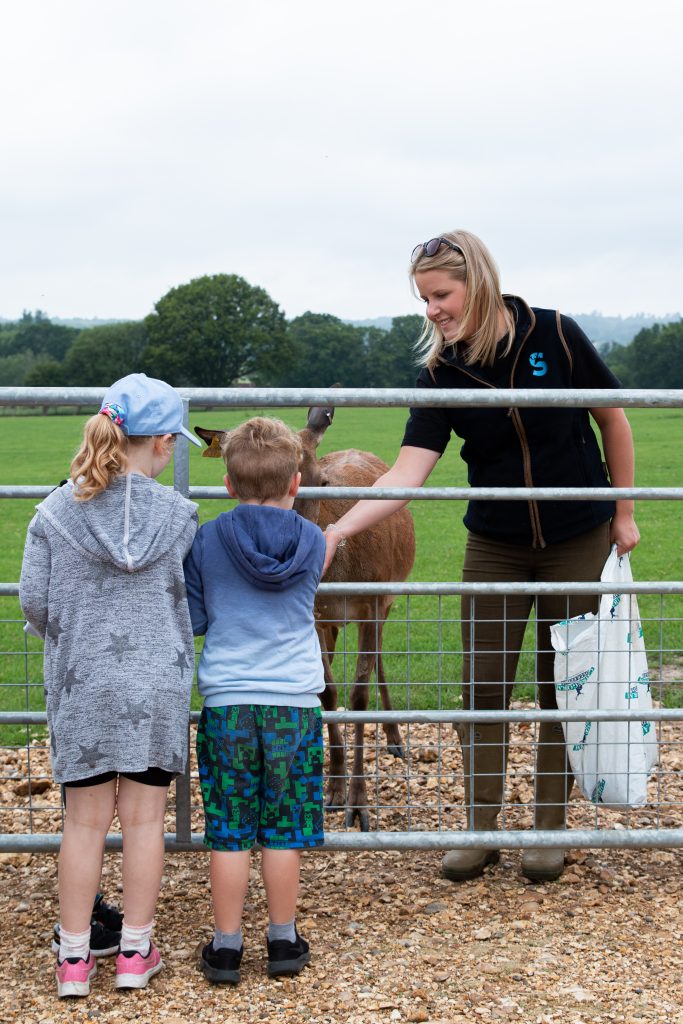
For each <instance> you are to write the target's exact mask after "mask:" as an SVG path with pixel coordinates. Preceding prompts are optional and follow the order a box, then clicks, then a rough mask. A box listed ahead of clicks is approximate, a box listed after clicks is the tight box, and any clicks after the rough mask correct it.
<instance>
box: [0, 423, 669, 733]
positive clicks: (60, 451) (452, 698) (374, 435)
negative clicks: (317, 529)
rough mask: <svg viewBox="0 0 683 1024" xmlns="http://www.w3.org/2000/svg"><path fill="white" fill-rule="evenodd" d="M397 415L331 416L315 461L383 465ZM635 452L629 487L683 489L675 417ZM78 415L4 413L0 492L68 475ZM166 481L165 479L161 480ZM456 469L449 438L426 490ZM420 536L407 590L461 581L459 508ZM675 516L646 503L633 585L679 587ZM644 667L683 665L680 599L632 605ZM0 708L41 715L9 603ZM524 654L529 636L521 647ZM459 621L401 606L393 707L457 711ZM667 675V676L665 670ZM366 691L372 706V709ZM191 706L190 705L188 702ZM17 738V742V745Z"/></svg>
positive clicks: (10, 552) (207, 508) (395, 439)
mask: <svg viewBox="0 0 683 1024" xmlns="http://www.w3.org/2000/svg"><path fill="white" fill-rule="evenodd" d="M256 412H258V413H263V414H264V415H280V416H281V417H282V418H283V419H284V420H285V421H286V422H287V423H289V424H290V425H291V426H292V427H294V428H300V427H302V426H303V425H304V423H305V419H306V412H305V410H303V409H284V410H274V409H270V410H252V411H247V410H235V411H211V412H197V413H192V414H191V421H190V422H191V425H192V426H196V425H199V426H203V427H221V428H227V427H231V426H234V425H235V424H237V423H239V422H241V421H242V420H244V419H247V418H249V416H250V415H253V414H254V413H256ZM405 418H406V411H405V410H403V409H337V411H336V413H335V418H334V422H333V423H332V425H331V427H330V428H329V429H328V431H327V433H326V435H325V438H324V439H323V442H322V443H321V446H320V454H321V455H322V454H325V453H326V452H328V451H333V450H336V449H343V448H367V449H371V450H372V451H374V452H375V453H376V454H377V455H379V456H380V457H381V458H383V459H384V460H385V461H387V462H389V463H390V462H392V461H393V459H394V457H395V455H396V452H397V451H398V447H399V445H400V441H401V437H402V434H403V427H404V423H405ZM629 419H630V421H631V424H632V427H633V432H634V436H635V442H636V452H637V480H636V482H637V484H638V485H640V486H651V487H667V486H669V487H673V486H682V485H683V473H682V472H681V467H682V462H681V438H682V437H683V410H670V409H661V410H645V409H637V410H632V411H630V412H629ZM83 421H84V417H83V416H80V415H79V416H76V415H50V416H42V415H27V414H26V412H25V410H22V414H21V415H18V416H11V415H5V416H3V417H2V418H1V419H0V432H1V433H2V448H1V449H0V451H1V454H0V484H3V485H7V484H55V485H56V484H57V483H59V481H60V480H61V479H63V478H64V477H65V476H66V475H67V474H68V467H69V463H70V461H71V458H72V456H73V453H74V451H75V450H76V448H77V447H78V443H79V438H80V432H81V428H82V424H83ZM161 479H162V482H163V483H172V471H171V470H169V471H167V472H166V474H165V475H164V477H162V478H161ZM190 479H191V482H192V484H195V485H199V484H204V485H219V484H220V483H221V479H222V462H221V461H219V460H216V459H204V458H202V453H201V451H200V450H199V449H198V448H194V447H193V448H192V449H191V452H190ZM465 483H466V477H465V471H464V466H463V464H462V462H461V460H460V458H459V455H458V444H457V439H454V440H453V441H452V442H451V445H450V446H449V449H448V450H447V452H446V454H445V456H444V457H443V458H442V459H441V460H440V462H439V464H438V465H437V467H436V468H435V470H434V472H433V474H432V476H431V478H430V480H429V485H430V486H435V487H436V486H464V485H465ZM34 504H35V503H34V502H33V501H30V500H28V501H27V500H3V501H2V504H1V505H0V514H1V515H2V523H3V529H2V544H1V545H0V581H3V582H14V581H16V580H18V578H19V571H20V567H21V557H22V550H23V544H24V538H25V534H26V527H27V525H28V523H29V521H30V519H31V516H32V515H33V506H34ZM227 504H228V503H227V500H226V502H225V503H223V502H222V501H215V500H214V501H202V502H200V516H201V520H202V521H205V520H206V519H210V518H212V517H214V516H216V515H217V514H218V512H219V511H221V510H222V509H223V508H225V507H227ZM411 509H412V513H413V517H414V520H415V527H416V533H417V557H416V561H415V566H414V569H413V573H412V575H411V580H413V581H429V580H434V581H450V580H458V579H459V578H460V568H461V563H462V554H463V547H464V542H465V529H464V527H463V525H462V516H463V514H464V505H463V503H461V502H457V503H454V502H446V501H414V502H413V503H412V506H411ZM680 512H681V507H680V505H678V504H677V503H676V502H662V501H649V502H647V501H643V502H641V503H640V505H639V507H638V513H637V520H638V524H639V527H640V531H641V535H642V541H641V544H640V546H639V547H638V548H637V549H636V551H635V553H634V555H633V558H632V565H633V572H634V576H635V578H636V579H641V580H675V579H681V578H683V572H682V568H683V554H682V543H681V542H682V540H683V526H682V525H681V514H680ZM639 604H640V611H641V616H642V618H643V624H644V629H645V635H646V641H647V645H648V649H649V651H650V666H651V669H652V674H653V676H654V677H655V678H661V677H663V675H665V674H669V675H670V676H674V677H676V678H678V679H680V676H681V670H680V665H681V664H682V663H683V599H682V598H681V597H680V596H668V597H664V598H660V597H655V596H653V597H649V598H647V597H645V598H641V600H640V602H639ZM355 643H356V639H355V629H354V628H352V627H349V628H347V629H346V631H345V635H344V633H342V634H340V637H339V641H338V645H337V656H336V657H335V661H334V670H335V676H336V679H337V682H338V683H339V684H341V692H340V703H342V704H344V705H346V703H347V696H348V690H347V686H350V685H351V684H352V682H353V673H354V660H355V659H354V651H355ZM0 644H1V647H0V710H20V709H24V708H26V709H41V708H42V706H43V703H42V644H41V643H40V642H39V641H36V640H32V639H30V638H28V639H27V638H26V637H25V635H24V634H23V632H22V620H21V613H20V609H19V604H18V600H17V599H16V598H0ZM532 645H533V634H532V630H531V629H528V630H527V646H528V647H529V648H531V647H532ZM459 650H460V623H459V599H458V598H457V597H446V598H440V599H438V598H432V597H426V596H425V597H420V596H418V597H411V598H409V599H406V598H399V599H397V601H396V602H395V605H394V609H393V611H392V614H391V616H390V620H389V623H388V625H387V628H386V630H385V637H384V651H385V667H386V670H387V675H388V677H389V679H390V680H391V682H392V684H393V685H392V697H393V700H394V704H395V706H397V707H412V708H427V707H439V708H452V707H457V706H458V703H459V693H458V686H457V684H456V681H457V680H458V678H459V674H460V656H459ZM665 668H668V672H667V671H665ZM533 678H534V669H533V656H532V654H531V653H530V652H529V653H527V654H525V655H523V657H522V660H521V663H520V668H519V672H518V680H520V682H521V683H522V684H524V683H525V682H526V683H527V685H526V686H524V685H522V687H521V688H520V693H522V694H524V695H527V696H530V695H531V693H532V690H531V688H530V687H529V686H528V682H529V681H531V680H533ZM663 698H664V700H665V701H666V703H667V704H672V705H673V704H675V705H678V703H679V693H678V688H677V686H676V685H675V684H670V685H669V686H668V687H666V688H665V689H664V692H663ZM377 700H378V698H377V694H376V693H374V692H372V691H371V706H374V705H376V704H377ZM194 704H195V706H198V700H197V698H196V695H195V701H194ZM19 733H21V736H19ZM25 734H26V729H22V730H16V729H11V730H10V729H8V728H0V739H1V740H2V742H3V743H5V742H17V741H19V742H23V739H24V737H25Z"/></svg>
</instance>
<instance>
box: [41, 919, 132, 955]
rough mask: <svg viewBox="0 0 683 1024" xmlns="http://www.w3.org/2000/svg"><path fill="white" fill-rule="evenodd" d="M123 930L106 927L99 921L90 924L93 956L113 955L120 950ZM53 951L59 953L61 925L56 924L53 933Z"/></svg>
mask: <svg viewBox="0 0 683 1024" xmlns="http://www.w3.org/2000/svg"><path fill="white" fill-rule="evenodd" d="M120 942H121V932H115V931H112V930H111V928H105V927H104V925H103V924H100V922H99V921H93V923H92V924H91V925H90V952H91V953H92V955H93V956H113V955H114V953H118V951H119V943H120ZM52 952H53V953H59V925H58V924H56V925H55V927H54V930H53V933H52Z"/></svg>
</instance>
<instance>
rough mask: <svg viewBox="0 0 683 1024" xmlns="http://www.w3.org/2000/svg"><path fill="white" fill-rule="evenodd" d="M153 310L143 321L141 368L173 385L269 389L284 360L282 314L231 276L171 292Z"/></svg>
mask: <svg viewBox="0 0 683 1024" xmlns="http://www.w3.org/2000/svg"><path fill="white" fill-rule="evenodd" d="M154 310H155V311H154V313H151V314H150V315H149V316H148V317H146V319H145V321H144V324H145V330H146V332H147V339H148V343H147V348H146V351H145V356H144V369H145V370H146V372H147V373H150V374H153V375H154V376H156V377H163V378H164V380H167V381H169V383H171V384H174V385H176V386H185V387H229V386H230V385H231V384H235V383H236V382H237V381H239V380H240V379H244V378H247V379H249V380H250V381H252V382H253V383H255V384H262V385H267V384H270V383H272V380H273V379H274V378H275V377H276V376H277V374H278V373H279V371H280V368H281V366H282V365H283V364H285V363H286V362H287V361H288V357H289V354H290V353H289V347H288V341H287V332H286V329H285V317H284V313H283V312H282V311H281V310H280V308H279V306H278V305H277V303H275V302H273V300H272V299H271V298H270V296H269V295H268V293H267V292H265V291H264V290H263V288H258V287H254V286H252V285H250V284H249V283H248V282H247V281H245V280H244V278H241V277H238V276H237V275H235V274H215V275H213V276H206V277H198V278H195V279H194V280H193V281H190V283H189V284H184V285H180V286H179V287H177V288H172V289H171V290H170V291H169V292H167V294H166V295H164V296H163V298H161V299H159V301H158V302H157V303H156V305H155V307H154Z"/></svg>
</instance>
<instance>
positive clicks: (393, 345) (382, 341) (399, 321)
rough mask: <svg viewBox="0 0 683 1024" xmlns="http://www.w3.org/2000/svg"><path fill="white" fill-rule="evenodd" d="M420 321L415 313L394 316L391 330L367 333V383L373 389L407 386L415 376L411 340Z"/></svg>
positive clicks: (414, 336)
mask: <svg viewBox="0 0 683 1024" xmlns="http://www.w3.org/2000/svg"><path fill="white" fill-rule="evenodd" d="M423 323H424V321H423V319H422V317H421V316H419V315H418V314H416V313H415V314H411V315H410V316H397V317H394V319H393V321H392V324H391V330H389V331H380V330H377V328H374V329H373V328H371V329H370V331H369V332H368V339H367V342H368V355H367V367H368V384H369V385H370V386H371V387H375V388H411V387H413V385H414V384H415V378H416V377H417V372H418V368H417V361H416V357H415V342H416V341H417V339H418V338H419V337H420V333H421V331H422V325H423Z"/></svg>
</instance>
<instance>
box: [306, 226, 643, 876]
mask: <svg viewBox="0 0 683 1024" xmlns="http://www.w3.org/2000/svg"><path fill="white" fill-rule="evenodd" d="M410 275H411V279H412V281H413V284H414V288H415V291H416V292H417V294H418V295H419V296H420V298H421V299H422V301H423V302H424V304H425V325H424V330H423V333H422V336H421V339H420V343H419V352H420V355H421V361H422V370H421V371H420V374H419V376H418V379H417V386H418V387H420V388H434V389H439V388H446V389H455V388H513V387H514V388H535V387H539V388H568V389H572V388H612V387H618V386H619V382H618V381H617V379H616V378H615V377H614V376H613V374H612V373H611V371H610V370H609V369H608V368H607V367H606V366H605V364H604V363H603V362H602V360H601V359H600V357H599V356H598V354H597V352H596V351H595V349H594V348H593V346H592V344H591V342H590V341H589V340H588V338H587V337H586V336H585V335H584V334H583V332H582V331H581V329H580V328H579V327H578V325H577V324H576V323H575V322H574V321H573V320H571V319H570V318H569V317H566V316H563V315H561V314H560V313H559V312H557V311H555V310H548V309H537V308H532V307H530V306H528V305H527V303H526V302H525V301H524V300H523V299H520V298H518V297H516V296H513V295H503V294H502V293H501V290H500V285H499V278H498V271H497V268H496V265H495V263H494V261H493V259H492V257H491V254H490V253H489V251H488V249H487V248H486V246H485V245H484V243H483V242H482V241H481V240H480V239H479V238H477V237H476V235H473V234H471V233H470V232H468V231H461V230H458V231H448V232H445V233H444V234H442V235H439V236H437V237H436V238H432V239H430V240H429V241H428V242H425V243H423V244H420V245H417V246H416V247H415V249H414V250H413V253H412V260H411V267H410ZM589 413H590V415H589ZM591 418H592V420H593V421H594V423H595V424H597V427H598V430H599V433H600V437H601V440H602V446H603V450H604V457H605V460H606V463H607V471H606V470H605V467H604V464H603V458H602V455H601V452H600V448H599V446H598V442H597V439H596V436H595V433H594V431H593V427H592V425H591ZM451 433H454V434H456V435H457V436H458V438H460V440H461V442H462V446H461V448H460V454H461V456H462V458H463V459H464V461H465V462H466V464H467V470H468V480H469V483H470V484H471V485H472V486H475V487H487V486H491V487H532V486H535V487H554V486H557V487H586V486H594V487H604V486H606V485H608V484H609V482H610V481H611V483H612V484H613V485H614V486H615V487H629V486H632V485H633V473H634V454H633V441H632V436H631V430H630V426H629V423H628V420H627V419H626V416H625V414H624V412H623V410H622V409H590V410H587V409H572V408H552V407H547V408H504V407H496V408H493V407H491V408H466V407H461V408H415V409H411V411H410V417H409V419H408V423H407V426H406V430H405V434H404V437H403V441H402V447H401V450H400V452H399V455H398V458H397V459H396V462H395V463H394V465H393V466H392V467H391V469H390V470H389V471H388V472H387V473H385V474H384V476H382V477H380V478H379V480H377V482H376V484H375V486H381V487H419V486H421V485H422V484H423V483H424V482H425V481H426V480H427V478H428V477H429V474H430V473H431V471H432V469H433V468H434V466H435V465H436V463H437V461H438V459H439V458H440V456H441V455H442V454H443V452H444V450H445V448H446V446H447V444H448V442H449V439H450V436H451ZM608 474H609V475H608ZM404 504H405V502H403V501H368V500H365V501H360V502H358V503H357V504H356V505H354V506H353V508H351V509H350V510H349V512H347V513H346V515H345V516H343V517H342V518H341V519H340V520H339V521H338V522H337V523H336V524H334V525H333V526H332V527H330V528H328V530H327V536H326V540H327V561H326V565H327V564H329V561H330V560H331V559H332V558H333V557H334V552H335V550H336V547H337V545H338V544H339V542H340V541H342V540H343V538H344V537H347V536H351V535H353V534H356V533H360V532H361V531H362V530H365V529H367V528H368V527H369V526H372V525H374V524H375V523H377V522H378V521H379V520H380V519H383V518H384V517H386V516H388V515H391V513H392V512H395V511H396V510H397V509H398V508H401V507H402V506H403V505H404ZM464 523H465V526H466V527H467V530H468V535H467V543H466V548H465V560H464V566H463V580H464V581H465V582H497V583H499V582H512V581H529V582H536V581H562V580H577V581H584V580H585V581H594V580H599V579H600V573H601V570H602V567H603V565H604V562H605V560H606V558H607V555H608V553H609V550H610V545H611V544H612V543H616V544H617V547H618V551H619V553H620V554H621V553H623V552H626V551H630V550H631V549H632V548H634V547H635V545H636V544H637V543H638V541H639V533H638V528H637V526H636V524H635V522H634V518H633V502H631V501H617V502H612V501H592V500H589V501H576V502H566V501H558V502H552V501H544V502H539V501H535V500H533V501H528V502H523V501H470V502H469V504H468V506H467V511H466V514H465V517H464ZM533 603H534V599H533V595H530V594H529V595H527V594H521V595H512V596H510V595H498V594H491V595H483V596H479V595H478V596H477V597H476V599H474V598H473V599H470V598H469V597H468V596H465V597H463V600H462V640H463V651H464V660H463V704H464V707H465V708H468V709H469V708H472V709H476V710H496V709H498V710H500V709H507V708H508V707H509V703H510V697H511V693H512V687H513V684H514V681H515V672H516V668H517V662H518V659H519V654H520V650H521V646H522V639H523V635H524V631H525V628H526V624H527V619H528V616H529V613H530V611H531V608H532V605H533ZM596 604H597V602H596V601H595V600H593V599H592V598H588V597H585V596H573V597H567V596H562V595H539V596H538V598H537V599H536V620H537V627H536V629H537V634H536V645H535V646H536V649H537V651H538V654H537V656H536V683H537V684H538V700H539V704H540V706H541V708H556V707H557V705H556V701H555V688H554V685H553V657H554V656H553V652H552V647H551V643H550V635H549V625H550V624H551V623H552V622H556V621H558V620H559V619H562V618H566V617H568V616H571V615H578V614H581V613H583V612H586V611H590V610H597V607H596ZM458 733H459V736H460V740H461V745H462V752H463V761H464V771H465V795H466V801H467V806H468V814H469V823H470V828H472V829H475V830H493V829H496V828H497V827H498V815H499V812H500V808H501V805H502V802H503V792H504V786H505V771H506V761H507V727H506V725H505V723H502V722H501V723H499V722H492V723H488V724H477V725H473V726H471V727H468V726H467V725H461V726H459V727H458ZM572 784H573V779H572V776H571V774H570V770H569V766H568V762H567V758H566V753H565V746H564V738H563V733H562V725H561V723H559V722H555V723H553V722H543V723H541V724H540V726H539V730H538V743H537V746H536V779H535V827H536V828H537V829H562V828H564V827H565V810H566V803H567V799H568V797H569V792H570V789H571V786H572ZM498 857H499V853H498V851H497V850H487V849H481V848H480V849H467V850H453V851H450V852H449V853H447V854H446V856H445V857H444V860H443V874H444V876H445V877H446V878H450V879H452V880H453V881H463V880H465V879H469V878H475V877H476V876H477V875H480V874H481V873H482V871H483V870H484V867H485V866H486V865H487V864H490V863H495V862H496V861H497V860H498ZM563 869H564V851H563V850H561V849H542V850H541V849H529V850H525V852H524V855H523V858H522V871H523V873H524V874H525V875H526V876H527V877H528V878H531V879H534V880H536V881H550V880H553V879H555V878H558V877H559V876H560V875H561V873H562V871H563Z"/></svg>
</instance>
